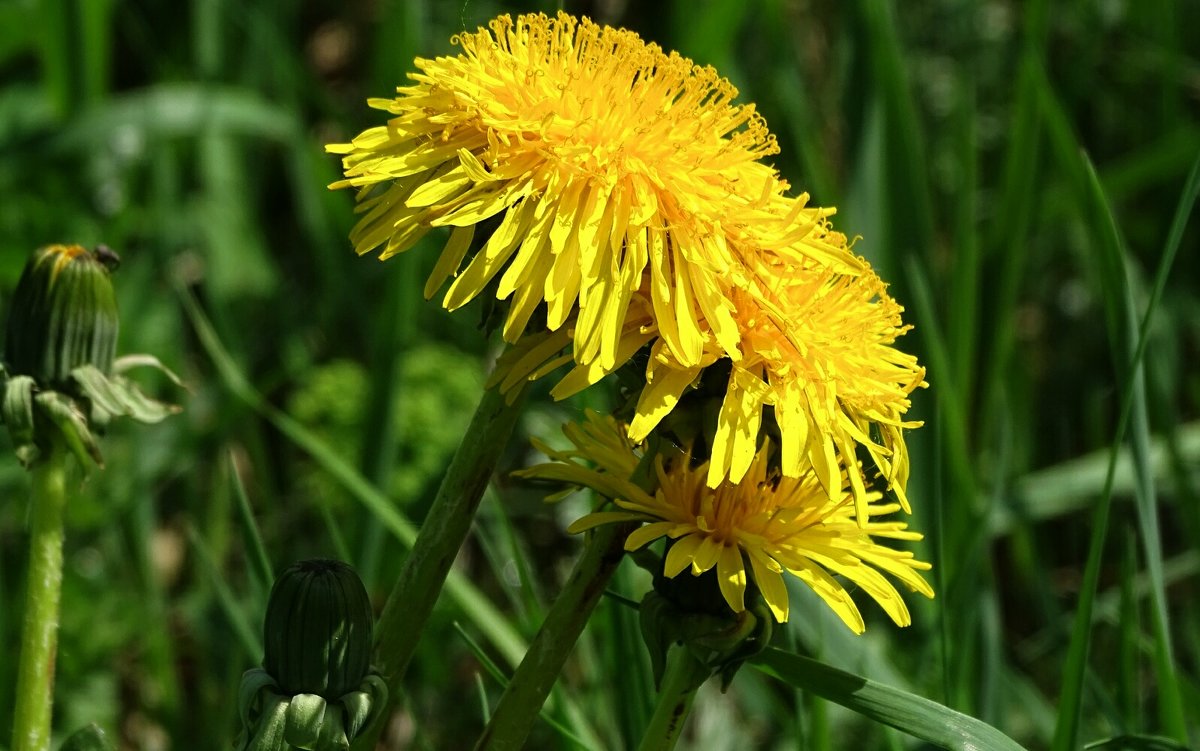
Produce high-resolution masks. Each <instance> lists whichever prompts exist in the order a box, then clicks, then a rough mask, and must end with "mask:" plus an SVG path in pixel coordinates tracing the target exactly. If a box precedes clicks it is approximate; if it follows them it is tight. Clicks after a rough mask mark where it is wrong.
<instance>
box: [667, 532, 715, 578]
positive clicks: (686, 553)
mask: <svg viewBox="0 0 1200 751" xmlns="http://www.w3.org/2000/svg"><path fill="white" fill-rule="evenodd" d="M704 539H705V538H704V536H703V535H698V534H692V535H687V536H685V537H681V538H679V539H678V540H676V541H675V543H674V544H672V545H671V547H670V548H669V549H668V550H667V558H666V560H665V561H663V575H664V576H666V577H667V578H669V579H673V578H675V577H676V576H678V575H679V572H681V571H683V570H684V569H685V568H687V567H688V566H689V565H690V564H691V562H692V556H694V555H695V553H696V549H697V548H699V547H700V543H701V542H703V540H704Z"/></svg>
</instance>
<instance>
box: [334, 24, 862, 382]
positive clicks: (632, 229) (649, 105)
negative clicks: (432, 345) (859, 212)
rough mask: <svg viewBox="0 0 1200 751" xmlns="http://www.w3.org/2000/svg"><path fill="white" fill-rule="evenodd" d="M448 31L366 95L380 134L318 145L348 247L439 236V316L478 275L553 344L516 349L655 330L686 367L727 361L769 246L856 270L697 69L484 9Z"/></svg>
mask: <svg viewBox="0 0 1200 751" xmlns="http://www.w3.org/2000/svg"><path fill="white" fill-rule="evenodd" d="M454 41H455V42H456V43H457V44H458V45H459V46H460V47H461V48H462V52H461V53H460V54H459V55H457V56H454V57H440V58H437V59H434V60H428V59H418V60H417V61H416V66H417V67H418V68H419V71H420V72H418V73H414V74H410V76H409V77H410V79H411V80H412V85H410V86H404V87H400V88H398V89H397V93H398V95H397V96H396V97H395V98H392V99H376V100H371V102H370V104H371V106H373V107H376V108H378V109H382V110H386V111H387V112H389V113H390V114H392V115H393V116H394V117H393V118H392V119H391V120H390V121H389V122H388V124H387V125H386V126H381V127H375V128H371V129H369V130H367V131H365V132H363V133H362V134H360V135H359V136H358V137H357V138H355V139H354V140H353V141H352V142H351V143H347V144H333V145H330V146H329V147H328V149H329V150H330V151H332V152H335V153H340V154H343V155H344V157H343V167H344V171H345V179H344V180H341V181H339V182H336V183H334V184H333V185H332V186H331V187H334V188H342V187H355V188H358V189H359V193H358V211H359V212H360V213H361V214H362V216H361V218H360V219H359V221H358V223H357V225H356V227H355V228H354V231H353V233H352V241H353V242H354V244H355V247H356V249H357V251H358V252H359V253H368V252H371V251H372V250H374V249H376V248H381V256H382V257H383V258H387V257H390V256H392V255H394V254H396V253H400V252H403V251H405V250H407V249H409V248H411V247H412V246H413V245H414V244H415V243H416V242H417V241H418V240H419V239H420V238H421V237H423V236H424V235H425V234H426V233H428V232H429V231H430V230H431V229H432V228H434V227H449V228H451V232H450V236H449V240H448V241H447V243H446V245H445V248H444V249H443V251H442V254H441V256H440V258H439V260H438V263H437V265H436V268H435V269H434V271H433V273H432V274H431V275H430V277H429V279H428V282H427V284H426V287H425V294H426V296H427V297H428V296H432V295H433V294H435V293H436V292H437V291H438V290H439V289H440V288H441V287H442V286H443V284H444V283H445V282H446V281H447V280H449V279H450V278H451V277H453V278H454V280H453V282H452V283H451V284H450V286H449V289H448V290H447V291H446V293H445V296H444V298H443V301H442V302H443V305H444V306H445V307H446V308H447V309H450V310H453V309H456V308H458V307H460V306H462V305H464V304H466V303H467V302H468V301H470V300H471V299H473V298H474V297H476V296H478V295H479V294H481V293H482V292H483V291H484V290H485V289H487V288H489V285H491V284H493V283H495V295H496V296H497V298H499V299H501V300H509V301H510V302H509V307H508V314H507V320H506V322H505V325H504V328H503V335H504V338H505V340H506V341H508V342H516V341H518V340H519V339H520V338H521V335H522V333H523V332H524V331H525V329H526V327H527V325H528V324H529V322H530V320H531V319H532V318H533V316H534V314H535V313H536V312H537V311H539V309H542V306H544V315H545V320H546V328H545V331H544V332H541V333H545V332H550V333H553V334H555V335H556V336H543V337H542V340H541V341H539V342H537V343H536V344H534V345H531V346H540V347H541V349H540V350H539V351H542V352H550V351H551V350H552V349H553V348H552V345H551V342H554V343H558V344H560V345H562V346H563V347H565V346H570V347H571V349H572V358H571V359H573V360H574V361H575V362H576V363H578V364H579V365H580V366H582V367H584V368H585V369H587V371H588V373H589V374H595V373H599V374H600V375H603V374H606V373H609V372H612V371H613V370H614V369H615V368H616V367H618V366H619V365H620V364H621V363H622V362H624V360H626V359H628V357H629V356H630V355H631V354H632V353H633V352H634V351H636V350H637V348H638V347H640V346H641V345H642V344H645V343H646V342H647V341H649V340H651V339H656V338H657V339H660V340H661V341H662V348H663V349H664V350H666V351H667V352H668V354H669V358H670V360H671V361H673V362H677V363H679V364H681V365H682V366H683V367H685V368H689V369H694V368H696V367H697V366H699V365H700V364H701V363H702V362H703V361H704V360H705V359H706V357H707V354H706V353H707V352H708V351H709V350H713V349H716V350H718V351H721V352H723V353H724V355H725V356H727V357H730V358H732V359H738V358H740V356H741V347H740V338H739V330H738V327H737V325H736V322H735V320H734V319H735V315H736V313H737V311H736V310H735V308H734V304H733V301H732V295H733V290H736V289H753V288H757V287H759V286H761V285H760V284H759V283H758V281H757V278H756V277H757V276H758V275H760V274H762V273H764V271H765V270H766V269H767V268H769V267H770V266H771V264H772V263H774V261H773V258H774V257H775V256H780V257H783V258H787V259H790V260H792V261H793V262H800V261H803V260H810V261H816V262H818V263H821V264H823V265H828V266H830V267H833V268H838V269H840V270H843V271H845V272H847V273H854V272H855V271H856V270H857V269H858V268H859V267H860V265H861V263H860V261H859V259H857V258H855V257H854V255H853V254H851V253H849V252H847V250H846V249H845V247H844V246H841V245H838V244H836V243H830V242H828V241H827V240H826V239H825V236H826V232H825V221H826V217H828V216H829V215H830V214H832V213H833V210H832V209H821V208H813V207H809V206H807V196H799V197H789V196H787V195H786V190H787V187H788V186H787V183H786V182H784V181H783V180H782V179H780V177H779V175H778V173H777V172H776V171H775V170H774V169H773V168H772V167H770V166H767V165H765V164H763V163H762V162H761V161H760V160H761V159H762V158H763V157H765V156H768V155H770V154H774V153H776V152H777V151H778V148H777V146H776V142H775V138H774V136H772V135H771V134H770V133H769V132H768V130H767V127H766V124H765V123H764V121H763V119H762V117H761V116H760V115H759V114H758V113H757V112H756V111H755V109H754V106H753V105H749V104H747V105H735V104H733V100H734V99H735V98H736V96H737V90H736V89H735V88H734V87H733V86H732V85H731V84H730V83H729V82H728V81H727V80H725V79H723V78H721V77H719V76H718V75H717V73H716V71H715V70H713V69H712V68H711V67H700V66H697V65H695V64H694V63H692V62H691V61H690V60H688V59H686V58H683V57H681V56H679V55H678V54H676V53H670V54H667V53H664V52H663V51H662V50H661V49H660V48H659V47H658V46H657V45H654V44H647V43H645V42H643V41H642V40H641V39H640V38H639V37H638V36H637V34H635V33H633V32H631V31H627V30H623V29H614V28H611V27H607V26H600V25H597V24H595V23H593V22H591V21H589V20H588V19H586V18H585V19H582V20H577V19H575V18H574V17H572V16H570V15H567V14H565V13H559V14H558V15H557V16H556V17H554V18H550V17H547V16H545V15H540V14H538V15H522V16H519V17H518V18H517V19H516V20H515V21H514V20H513V19H512V18H511V17H509V16H501V17H500V18H497V19H495V20H494V21H492V22H491V24H490V28H489V29H483V28H480V29H479V30H478V31H477V32H475V33H463V34H460V35H458V36H457V37H456V38H455V40H454ZM492 218H496V219H498V225H497V226H496V228H495V229H494V230H491V231H490V235H489V236H488V237H487V238H486V241H484V242H483V245H482V248H481V249H479V250H478V251H477V252H475V254H474V256H473V257H471V258H469V259H468V254H469V251H470V250H471V248H472V240H473V239H474V235H475V233H476V231H477V229H479V225H480V224H481V223H482V222H484V221H485V220H488V219H492ZM643 319H646V320H648V321H649V324H646V323H645V321H644V320H643ZM539 320H540V319H539ZM634 320H637V321H638V323H636V325H635V324H632V323H631V322H632V321H634ZM647 325H649V328H647ZM560 349H561V347H560ZM554 354H557V351H554Z"/></svg>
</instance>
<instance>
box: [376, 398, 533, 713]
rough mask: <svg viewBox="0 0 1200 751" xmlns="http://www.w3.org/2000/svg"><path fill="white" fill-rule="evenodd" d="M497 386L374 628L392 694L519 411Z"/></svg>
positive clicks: (379, 663)
mask: <svg viewBox="0 0 1200 751" xmlns="http://www.w3.org/2000/svg"><path fill="white" fill-rule="evenodd" d="M523 401H524V400H523V398H522V396H518V397H517V398H516V399H515V400H514V401H513V403H512V404H508V403H506V402H505V400H504V396H503V395H502V394H501V393H500V391H499V389H498V388H491V389H488V390H487V391H485V392H484V394H483V397H482V398H481V399H480V401H479V406H478V407H476V408H475V416H474V417H472V418H471V424H470V426H468V428H467V432H466V434H465V435H464V436H463V439H462V443H461V444H459V447H458V451H457V452H455V454H454V458H453V459H452V460H451V461H450V467H449V468H448V469H447V470H446V475H445V477H444V478H443V479H442V484H441V487H439V488H438V493H437V496H436V497H435V498H434V500H433V505H432V506H431V507H430V509H429V514H428V515H427V516H426V517H425V521H424V522H423V523H422V524H421V531H420V533H419V534H418V535H417V539H416V542H415V543H413V547H412V551H410V552H409V554H408V557H407V558H406V559H405V561H404V567H403V568H402V569H401V571H400V575H399V577H398V578H397V579H396V584H395V586H393V587H392V593H391V595H389V596H388V600H387V604H386V605H385V606H384V608H383V613H382V614H381V615H380V617H379V623H378V625H377V627H376V631H375V634H376V659H377V666H378V667H379V670H380V672H381V673H382V674H383V677H384V680H386V681H387V684H388V690H389V692H390V693H391V695H392V696H396V695H397V693H398V689H399V687H400V680H401V679H402V678H403V677H404V671H405V670H406V669H407V668H408V663H409V661H410V660H411V659H412V656H413V653H414V652H415V651H416V646H417V641H418V640H419V639H420V637H421V632H422V631H423V630H424V629H425V623H426V621H428V620H429V614H430V612H431V611H432V610H433V605H434V603H435V602H436V601H437V598H438V595H439V594H440V593H441V591H442V584H443V583H445V581H446V574H447V573H449V571H450V565H451V564H452V563H454V558H455V556H457V555H458V550H459V548H461V547H462V544H463V541H464V540H466V539H467V534H468V533H469V532H470V531H471V523H472V521H473V520H474V519H475V511H476V510H477V509H478V508H479V500H480V499H481V498H482V497H483V491H484V490H485V489H486V488H487V484H488V480H489V479H490V478H491V476H492V471H493V470H494V469H495V467H496V462H497V461H498V460H499V458H500V453H501V452H502V451H503V450H504V446H505V444H507V443H508V438H509V436H510V435H512V431H513V426H515V425H516V422H517V417H518V416H519V415H520V413H521V406H522V404H523Z"/></svg>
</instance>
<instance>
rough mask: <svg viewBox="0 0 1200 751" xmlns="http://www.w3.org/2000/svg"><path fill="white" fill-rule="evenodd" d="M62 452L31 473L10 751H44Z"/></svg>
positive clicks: (59, 560) (63, 491) (54, 645)
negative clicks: (25, 578)
mask: <svg viewBox="0 0 1200 751" xmlns="http://www.w3.org/2000/svg"><path fill="white" fill-rule="evenodd" d="M66 469H67V452H66V451H65V449H64V448H63V447H62V446H59V445H55V446H53V447H52V448H51V449H50V450H49V451H48V452H47V453H46V456H45V457H44V458H43V459H42V461H41V462H40V463H39V464H37V465H36V466H35V467H34V469H33V498H32V501H31V509H30V512H31V516H32V520H31V529H30V540H29V576H28V584H27V586H26V590H25V620H24V624H23V626H22V629H21V652H20V657H19V663H18V665H17V703H16V709H15V711H14V716H13V740H12V745H13V751H45V750H46V749H48V748H50V713H51V707H52V705H53V700H54V659H55V654H56V652H57V650H58V609H59V600H60V598H61V595H62V565H63V510H64V509H65V507H66V500H67V479H66V476H67V472H66Z"/></svg>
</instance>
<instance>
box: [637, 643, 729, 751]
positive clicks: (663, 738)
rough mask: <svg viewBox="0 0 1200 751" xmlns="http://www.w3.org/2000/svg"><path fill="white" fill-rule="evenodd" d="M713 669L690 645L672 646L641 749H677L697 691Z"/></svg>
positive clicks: (661, 750) (669, 750)
mask: <svg viewBox="0 0 1200 751" xmlns="http://www.w3.org/2000/svg"><path fill="white" fill-rule="evenodd" d="M710 672H711V671H710V670H709V669H708V667H707V666H705V665H704V664H703V663H702V662H700V661H699V660H697V659H696V657H695V656H694V655H693V654H692V653H691V651H690V650H688V648H687V647H685V646H682V645H679V646H675V647H672V648H671V651H670V653H669V654H668V655H667V669H666V672H665V673H664V674H663V679H662V687H661V688H660V689H659V691H658V703H657V704H656V705H655V707H654V715H653V716H652V717H651V718H650V725H649V726H648V727H647V728H646V732H645V734H644V735H642V742H641V743H640V744H639V745H638V751H671V749H673V748H675V743H676V742H677V741H678V740H679V735H680V733H682V732H683V726H684V725H685V724H686V723H687V717H688V713H689V712H690V711H691V710H692V701H693V700H694V699H695V698H696V690H697V689H699V688H700V686H701V685H703V684H704V681H705V680H707V679H708V676H709V674H710Z"/></svg>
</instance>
